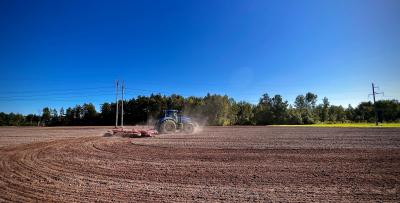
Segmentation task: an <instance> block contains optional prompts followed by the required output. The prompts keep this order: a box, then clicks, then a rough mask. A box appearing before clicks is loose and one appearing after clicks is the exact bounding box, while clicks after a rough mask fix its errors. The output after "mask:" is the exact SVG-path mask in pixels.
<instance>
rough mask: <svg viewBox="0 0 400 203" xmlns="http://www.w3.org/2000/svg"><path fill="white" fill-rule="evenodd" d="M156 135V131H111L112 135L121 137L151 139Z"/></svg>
mask: <svg viewBox="0 0 400 203" xmlns="http://www.w3.org/2000/svg"><path fill="white" fill-rule="evenodd" d="M156 134H158V131H157V130H154V129H135V128H132V129H123V128H116V129H113V130H112V135H114V136H122V137H131V138H134V137H152V136H153V135H156Z"/></svg>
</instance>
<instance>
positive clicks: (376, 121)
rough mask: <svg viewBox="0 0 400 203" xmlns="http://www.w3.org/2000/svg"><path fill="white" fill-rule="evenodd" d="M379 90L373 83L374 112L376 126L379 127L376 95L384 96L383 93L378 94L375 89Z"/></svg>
mask: <svg viewBox="0 0 400 203" xmlns="http://www.w3.org/2000/svg"><path fill="white" fill-rule="evenodd" d="M376 88H379V87H377V86H375V84H374V83H372V97H373V98H374V110H375V125H378V110H377V109H376V104H375V95H377V94H384V93H383V92H376V91H375V89H376Z"/></svg>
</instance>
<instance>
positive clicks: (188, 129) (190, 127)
mask: <svg viewBox="0 0 400 203" xmlns="http://www.w3.org/2000/svg"><path fill="white" fill-rule="evenodd" d="M193 131H194V126H193V124H191V123H188V124H185V125H183V132H185V133H193Z"/></svg>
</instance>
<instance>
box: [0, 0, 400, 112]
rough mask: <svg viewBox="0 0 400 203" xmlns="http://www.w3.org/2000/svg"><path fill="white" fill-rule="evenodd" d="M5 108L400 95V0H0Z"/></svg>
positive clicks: (1, 103)
mask: <svg viewBox="0 0 400 203" xmlns="http://www.w3.org/2000/svg"><path fill="white" fill-rule="evenodd" d="M0 69H1V75H0V111H4V112H19V113H23V114H27V113H36V114H37V113H39V111H40V109H41V108H43V107H45V106H50V107H53V108H57V109H59V108H60V107H61V106H63V107H68V106H74V105H75V104H82V103H83V102H92V103H94V104H96V106H97V107H99V104H100V103H102V102H111V101H114V96H113V95H114V81H115V79H121V80H122V79H124V80H125V82H126V87H127V88H129V89H127V95H126V96H127V97H128V98H132V97H134V96H137V95H138V94H142V95H143V94H144V95H148V94H150V93H151V92H154V93H157V92H160V93H162V94H171V93H177V94H181V95H184V96H188V95H195V96H204V95H205V94H206V93H207V92H210V93H218V94H228V95H229V96H231V97H233V98H234V99H236V100H238V101H239V100H246V101H249V102H251V103H257V101H258V99H259V97H260V96H261V95H262V94H263V93H269V94H270V95H274V94H281V95H282V96H283V97H284V99H286V100H288V101H289V102H290V103H292V102H293V100H294V98H295V97H296V95H298V94H304V93H306V92H307V91H311V92H314V93H316V94H318V96H319V101H321V99H322V98H323V97H324V96H326V97H328V98H329V100H330V101H331V103H333V104H341V105H345V106H347V104H352V105H356V104H358V103H359V102H361V101H366V100H368V99H371V98H368V94H369V93H370V91H371V82H375V83H377V84H378V85H379V86H380V88H381V90H382V91H384V92H385V97H379V99H393V98H394V99H399V98H400V89H399V87H400V82H399V76H400V1H398V0H393V1H388V0H373V1H368V0H360V1H354V0H332V1H329V0H327V1H320V0H316V1H298V0H293V1H267V0H261V1H251V0H242V1H231V0H212V1H205V0H201V1H199V0H198V1H188V0H182V1H171V0H168V1H164V0H159V1H150V0H141V1H134V0H131V1H98V0H96V1H84V0H83V1H82V0H79V1H71V0H65V1H63V0H57V1H53V0H50V1H39V0H34V1H29V0H26V1H17V0H2V1H0Z"/></svg>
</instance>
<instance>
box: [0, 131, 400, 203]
mask: <svg viewBox="0 0 400 203" xmlns="http://www.w3.org/2000/svg"><path fill="white" fill-rule="evenodd" d="M106 129H107V128H104V127H95V128H91V127H85V128H82V127H80V128H77V127H73V128H0V146H1V147H0V201H12V202H15V201H19V202H26V201H55V202H60V201H62V202H71V201H123V202H126V201H141V202H142V201H148V202H160V201H168V202H182V201H184V202H187V201H200V202H210V201H211V202H216V201H217V202H220V201H227V202H243V201H260V202H261V201H262V202H265V201H267V202H268V201H303V202H309V201H332V202H338V201H346V202H366V201H374V202H375V201H389V202H399V201H400V129H367V128H366V129H363V128H354V129H353V128H306V127H206V128H205V129H204V131H202V132H201V133H199V134H194V135H185V134H176V135H157V136H156V137H151V138H132V139H131V138H121V137H104V136H102V135H103V134H104V133H105V131H106Z"/></svg>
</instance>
